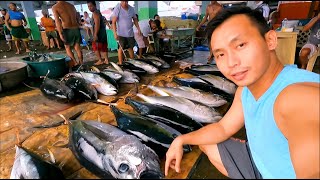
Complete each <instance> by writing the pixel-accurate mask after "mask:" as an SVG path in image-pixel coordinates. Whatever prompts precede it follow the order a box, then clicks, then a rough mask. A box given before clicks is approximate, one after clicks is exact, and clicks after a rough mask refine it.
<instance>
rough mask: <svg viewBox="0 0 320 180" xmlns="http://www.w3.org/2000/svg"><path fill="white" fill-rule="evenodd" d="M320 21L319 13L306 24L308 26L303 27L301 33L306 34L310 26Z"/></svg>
mask: <svg viewBox="0 0 320 180" xmlns="http://www.w3.org/2000/svg"><path fill="white" fill-rule="evenodd" d="M319 20H320V13H319V14H318V16H316V17H314V18H313V19H311V20H310V22H308V24H306V25H305V26H303V28H302V30H301V31H302V32H306V31H308V30H309V29H311V28H312V26H313V25H314V24H315V23H316V22H317V21H319Z"/></svg>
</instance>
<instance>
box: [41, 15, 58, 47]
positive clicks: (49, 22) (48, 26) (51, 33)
mask: <svg viewBox="0 0 320 180" xmlns="http://www.w3.org/2000/svg"><path fill="white" fill-rule="evenodd" d="M42 14H43V17H42V18H41V19H40V21H41V22H40V25H41V26H42V27H44V28H45V31H46V36H47V38H48V42H49V44H48V47H47V49H50V40H51V39H54V40H55V42H56V43H57V47H58V49H61V47H60V43H59V40H58V35H57V32H56V29H55V24H54V20H53V19H52V18H51V17H50V16H49V14H48V12H47V11H46V10H42Z"/></svg>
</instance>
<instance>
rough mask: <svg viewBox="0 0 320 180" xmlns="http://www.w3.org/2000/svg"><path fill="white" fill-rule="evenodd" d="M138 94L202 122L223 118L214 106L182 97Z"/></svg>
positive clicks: (148, 100)
mask: <svg viewBox="0 0 320 180" xmlns="http://www.w3.org/2000/svg"><path fill="white" fill-rule="evenodd" d="M137 96H138V97H139V98H141V99H143V100H144V101H146V102H148V103H152V104H161V105H164V106H167V107H170V108H173V109H175V110H177V111H180V112H181V113H184V114H186V115H187V116H189V117H191V118H192V119H194V120H196V121H198V122H200V123H214V122H218V121H219V120H220V119H221V118H222V115H221V114H220V113H219V112H218V111H216V110H215V109H214V108H211V107H209V106H206V105H204V104H200V103H196V102H192V101H190V100H188V99H185V98H182V97H171V96H160V97H159V96H145V95H143V94H140V93H138V94H137Z"/></svg>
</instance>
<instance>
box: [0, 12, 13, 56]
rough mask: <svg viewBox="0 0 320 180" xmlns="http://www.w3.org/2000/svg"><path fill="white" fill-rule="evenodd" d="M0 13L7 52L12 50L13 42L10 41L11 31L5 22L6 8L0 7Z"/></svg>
mask: <svg viewBox="0 0 320 180" xmlns="http://www.w3.org/2000/svg"><path fill="white" fill-rule="evenodd" d="M1 14H2V17H1V25H2V26H3V32H4V36H5V38H6V41H7V44H8V46H9V49H8V50H7V52H9V51H12V49H13V43H12V37H11V33H10V31H9V29H8V27H7V26H6V24H5V16H6V14H7V10H6V9H2V8H1Z"/></svg>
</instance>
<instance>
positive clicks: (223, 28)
mask: <svg viewBox="0 0 320 180" xmlns="http://www.w3.org/2000/svg"><path fill="white" fill-rule="evenodd" d="M207 28H208V38H209V39H210V41H209V42H211V48H212V52H213V55H214V57H215V60H216V64H217V67H218V68H219V70H220V71H221V72H222V74H223V75H224V76H225V77H226V78H228V79H230V80H231V81H233V82H234V83H236V84H237V85H238V89H237V91H236V94H235V97H234V100H233V102H232V105H231V107H230V109H229V111H228V112H227V113H226V114H225V115H224V117H223V118H222V119H221V120H220V121H219V122H217V123H212V124H209V125H206V126H204V127H203V128H201V129H199V130H197V131H194V132H191V133H188V134H183V135H180V136H178V137H177V138H175V140H174V141H173V142H172V144H171V146H170V148H169V149H168V151H167V154H166V163H165V175H168V170H169V168H170V167H171V168H173V169H175V171H176V172H179V171H180V163H181V159H182V157H183V147H182V146H183V145H185V144H189V145H199V147H200V149H201V150H202V151H203V152H204V153H205V154H206V155H207V156H208V159H209V160H210V162H211V163H212V164H213V165H214V166H215V167H216V168H217V169H218V170H219V171H220V172H221V173H223V174H224V175H226V176H228V177H230V178H236V179H239V178H250V179H253V178H270V179H271V178H272V179H275V178H277V179H278V178H279V179H280V178H281V179H282V178H285V179H292V178H319V177H320V175H319V174H320V171H319V169H320V167H319V159H320V157H319V142H320V139H319V127H320V126H319V125H320V123H319V117H320V114H319V109H320V108H319V104H320V92H319V90H320V84H319V81H320V76H319V74H316V73H313V72H310V71H306V70H302V69H298V68H297V67H296V66H295V65H288V66H283V65H282V64H281V61H280V60H279V59H278V57H277V55H276V52H275V49H276V47H277V34H276V32H275V31H274V30H270V29H269V26H268V25H267V22H266V20H265V18H264V17H263V15H262V14H261V12H259V11H258V10H252V9H250V8H249V7H232V8H228V9H224V10H222V11H221V12H220V13H219V14H218V15H217V16H216V17H215V18H213V20H212V21H211V22H210V23H209V24H208V27H207ZM244 126H245V129H246V135H247V141H243V140H237V139H234V138H232V136H233V135H234V134H235V133H237V132H238V131H239V130H240V129H241V128H242V127H244Z"/></svg>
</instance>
